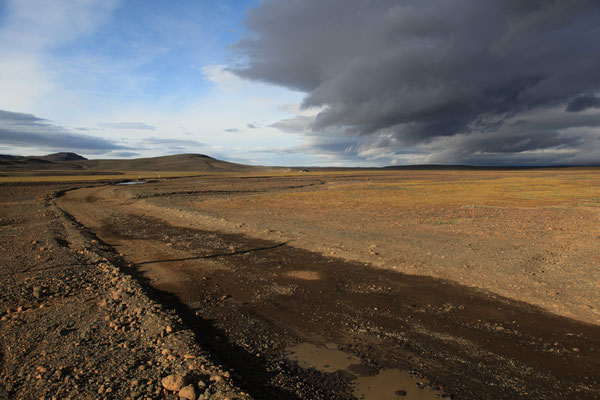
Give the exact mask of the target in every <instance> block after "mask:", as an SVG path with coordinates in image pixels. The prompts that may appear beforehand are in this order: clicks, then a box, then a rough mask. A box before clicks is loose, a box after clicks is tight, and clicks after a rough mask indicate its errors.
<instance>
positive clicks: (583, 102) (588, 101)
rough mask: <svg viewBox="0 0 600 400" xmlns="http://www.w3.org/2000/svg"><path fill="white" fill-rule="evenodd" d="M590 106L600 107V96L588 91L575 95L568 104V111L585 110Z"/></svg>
mask: <svg viewBox="0 0 600 400" xmlns="http://www.w3.org/2000/svg"><path fill="white" fill-rule="evenodd" d="M588 108H600V97H598V96H594V95H593V94H590V93H586V94H582V95H581V96H578V97H575V98H574V99H573V100H571V102H569V104H567V111H569V112H579V111H584V110H587V109H588Z"/></svg>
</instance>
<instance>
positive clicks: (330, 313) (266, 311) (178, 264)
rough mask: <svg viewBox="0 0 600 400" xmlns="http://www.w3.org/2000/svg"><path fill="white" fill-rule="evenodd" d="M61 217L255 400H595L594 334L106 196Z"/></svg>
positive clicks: (540, 314)
mask: <svg viewBox="0 0 600 400" xmlns="http://www.w3.org/2000/svg"><path fill="white" fill-rule="evenodd" d="M145 190H150V189H149V187H146V188H145ZM286 190H287V189H286ZM58 205H59V206H60V207H61V208H63V209H64V210H66V211H67V212H68V213H70V214H71V215H73V216H74V217H75V218H76V219H77V220H78V221H79V222H80V223H82V224H83V225H84V226H86V227H88V228H90V229H91V230H92V231H93V232H94V233H95V234H96V235H97V236H98V238H99V239H100V240H101V241H102V242H104V243H106V244H107V245H110V246H112V247H113V248H114V249H115V250H116V251H117V252H118V253H119V254H120V257H121V258H122V262H123V263H124V264H127V263H129V264H131V265H132V266H133V267H134V268H136V269H137V270H138V271H139V272H140V273H141V274H143V276H144V277H145V279H146V283H147V284H148V285H149V286H151V287H153V288H155V289H156V291H157V293H159V294H160V296H162V298H163V301H165V302H168V303H169V304H170V305H172V306H174V307H176V309H177V310H178V313H179V315H180V316H181V317H182V319H183V321H184V324H186V325H187V326H189V327H191V328H192V329H193V330H194V332H195V333H196V337H197V340H198V341H200V342H201V344H202V345H203V346H205V347H206V348H208V349H210V350H211V351H212V352H213V353H214V354H215V355H216V357H217V358H218V359H219V361H220V362H221V363H223V364H224V365H226V366H228V367H230V368H232V370H233V371H235V374H234V377H235V379H236V383H237V384H238V385H239V386H240V387H241V388H242V389H244V390H246V391H247V392H248V393H249V394H251V395H252V396H253V397H254V398H258V399H267V398H270V399H330V398H353V397H359V398H360V397H362V398H366V399H396V398H397V399H400V398H409V399H410V398H413V399H430V398H431V399H433V398H439V397H446V398H456V399H466V398H469V399H483V398H489V399H514V398H535V399H555V398H556V399H559V398H560V399H564V398H578V399H593V398H598V397H600V357H599V356H598V354H599V350H600V327H598V326H596V325H590V324H586V323H583V322H578V321H575V320H572V319H568V318H564V317H560V316H556V315H552V314H549V313H547V312H545V311H543V310H541V309H539V308H537V307H534V306H531V305H528V304H525V303H520V302H517V301H514V300H510V299H508V298H503V297H501V296H497V295H493V294H489V293H487V294H486V293H484V292H482V291H479V290H477V289H474V288H470V287H466V286H461V285H459V284H456V283H452V282H450V281H447V280H442V279H435V278H431V277H423V276H413V275H404V274H401V273H398V272H395V271H388V270H382V269H375V268H372V267H371V266H369V265H368V264H365V263H363V262H357V261H347V260H344V259H341V258H334V257H326V256H323V255H322V254H319V253H315V252H310V251H307V250H303V249H299V248H296V247H294V243H293V241H292V242H288V241H287V240H281V241H273V240H263V239H255V238H251V237H248V236H244V235H241V234H231V233H222V232H217V231H209V230H206V229H195V228H193V227H191V226H194V225H196V223H195V221H194V216H193V215H192V216H190V214H189V213H188V214H185V215H186V216H187V217H188V221H187V223H186V224H187V225H188V227H183V226H179V225H174V224H173V221H174V220H175V219H173V218H171V217H173V216H175V215H179V216H181V214H180V210H178V209H177V207H163V208H161V209H159V208H157V206H156V205H152V206H150V205H149V204H148V203H146V202H144V201H143V200H140V199H138V198H136V197H135V196H130V195H128V194H127V191H124V190H122V189H118V190H117V189H116V188H115V186H102V187H96V188H85V189H78V190H74V191H68V192H66V193H65V195H64V196H63V197H61V198H60V199H59V200H58ZM197 218H198V223H197V225H198V226H206V223H205V222H206V221H204V220H202V218H204V216H202V215H198V216H197ZM374 252H375V250H374Z"/></svg>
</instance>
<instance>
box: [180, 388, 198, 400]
mask: <svg viewBox="0 0 600 400" xmlns="http://www.w3.org/2000/svg"><path fill="white" fill-rule="evenodd" d="M197 396H198V394H197V393H196V388H195V387H194V386H193V385H188V386H184V387H183V388H181V390H180V391H179V397H180V398H183V399H188V400H196V397H197Z"/></svg>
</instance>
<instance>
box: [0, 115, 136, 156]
mask: <svg viewBox="0 0 600 400" xmlns="http://www.w3.org/2000/svg"><path fill="white" fill-rule="evenodd" d="M0 143H1V144H2V145H5V146H6V145H9V146H17V147H32V148H40V149H54V150H75V151H86V152H88V153H103V152H107V151H111V150H119V149H126V147H124V146H120V145H118V144H116V143H114V142H112V141H110V140H106V139H103V138H99V137H95V136H90V135H83V134H78V133H73V132H71V131H69V130H67V129H65V128H63V127H60V126H58V125H54V124H52V123H50V122H49V121H48V120H45V119H42V118H38V117H36V116H34V115H33V114H24V113H17V112H10V111H3V110H0Z"/></svg>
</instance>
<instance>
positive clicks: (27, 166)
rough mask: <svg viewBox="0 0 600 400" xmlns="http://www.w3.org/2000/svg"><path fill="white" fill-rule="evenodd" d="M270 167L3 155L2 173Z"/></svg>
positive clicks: (201, 160)
mask: <svg viewBox="0 0 600 400" xmlns="http://www.w3.org/2000/svg"><path fill="white" fill-rule="evenodd" d="M265 168H266V167H259V166H251V165H244V164H236V163H231V162H227V161H221V160H217V159H215V158H212V157H210V156H207V155H204V154H177V155H173V156H162V157H151V158H136V159H102V160H88V159H87V158H85V157H82V156H80V155H79V154H76V153H69V152H60V153H54V154H48V155H45V156H13V155H0V170H1V171H15V172H16V171H28V170H29V171H39V170H44V171H52V170H78V171H81V172H84V171H90V172H94V173H95V172H97V171H181V172H187V171H189V172H202V171H207V172H208V171H213V172H214V171H221V172H243V171H246V170H247V171H254V170H261V169H265Z"/></svg>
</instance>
